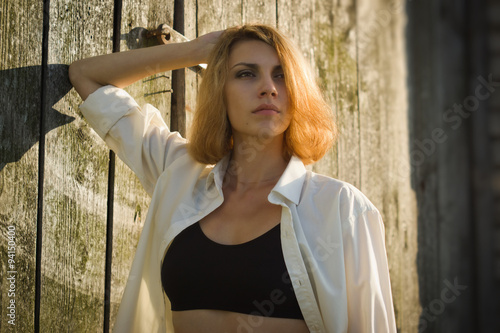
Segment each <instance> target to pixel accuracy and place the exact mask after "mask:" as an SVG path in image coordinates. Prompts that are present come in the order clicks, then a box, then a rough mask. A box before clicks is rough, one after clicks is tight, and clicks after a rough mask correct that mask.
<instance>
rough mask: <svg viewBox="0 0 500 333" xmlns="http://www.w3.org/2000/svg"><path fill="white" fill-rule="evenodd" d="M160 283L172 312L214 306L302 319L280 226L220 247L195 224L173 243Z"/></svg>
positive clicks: (241, 311)
mask: <svg viewBox="0 0 500 333" xmlns="http://www.w3.org/2000/svg"><path fill="white" fill-rule="evenodd" d="M161 281H162V285H163V289H164V290H165V293H166V294H167V296H168V298H169V300H170V303H171V305H172V310H173V311H182V310H194V309H215V310H226V311H232V312H239V313H245V314H251V315H256V316H265V317H278V318H294V319H303V318H304V317H303V316H302V312H301V311H300V308H299V304H298V302H297V298H296V296H295V292H294V290H293V287H292V284H291V281H290V277H289V275H288V271H287V269H286V266H285V261H284V258H283V252H282V249H281V239H280V225H279V224H278V225H277V226H276V227H274V228H273V229H271V230H270V231H268V232H266V233H265V234H263V235H262V236H260V237H258V238H255V239H253V240H251V241H249V242H246V243H243V244H237V245H223V244H219V243H216V242H214V241H212V240H210V239H209V238H208V237H207V236H205V234H204V233H203V231H202V230H201V227H200V224H199V223H195V224H193V225H192V226H189V227H188V228H186V229H185V230H183V231H182V232H181V233H180V234H179V235H178V236H177V237H176V238H175V239H174V240H173V241H172V244H171V245H170V247H169V249H168V251H167V253H166V255H165V258H164V260H163V264H162V268H161Z"/></svg>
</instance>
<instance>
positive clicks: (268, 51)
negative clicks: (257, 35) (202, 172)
mask: <svg viewBox="0 0 500 333" xmlns="http://www.w3.org/2000/svg"><path fill="white" fill-rule="evenodd" d="M228 66H229V71H228V77H227V80H226V85H225V87H224V93H225V100H226V107H227V112H228V117H229V121H230V122H231V126H232V129H233V138H234V140H235V142H237V141H238V140H240V141H245V140H248V139H251V140H255V139H257V140H259V141H260V142H261V143H265V141H266V140H270V139H272V138H275V137H276V136H278V135H281V134H283V132H284V131H285V130H286V129H287V128H288V125H289V124H290V120H291V114H290V111H289V110H288V96H287V91H286V87H285V79H284V75H283V69H282V68H281V63H280V60H279V58H278V54H277V53H276V51H275V50H274V48H272V47H271V46H270V45H268V44H266V43H264V42H262V41H258V40H248V41H241V42H237V43H236V44H235V45H233V47H232V50H231V54H230V55H229V63H228Z"/></svg>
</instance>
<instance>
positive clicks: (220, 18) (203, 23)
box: [186, 0, 242, 134]
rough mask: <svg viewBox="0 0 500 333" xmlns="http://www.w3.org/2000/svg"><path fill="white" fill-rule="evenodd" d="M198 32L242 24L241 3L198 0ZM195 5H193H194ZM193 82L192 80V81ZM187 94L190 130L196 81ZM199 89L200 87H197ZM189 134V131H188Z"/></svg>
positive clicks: (224, 0)
mask: <svg viewBox="0 0 500 333" xmlns="http://www.w3.org/2000/svg"><path fill="white" fill-rule="evenodd" d="M191 1H192V0H191ZM196 5H197V7H196V13H197V17H196V32H197V36H201V35H204V34H206V33H209V32H211V31H217V30H223V29H226V28H229V27H232V26H235V25H239V24H242V17H241V3H240V2H237V1H230V0H216V1H208V0H197V1H196ZM192 6H193V5H191V7H192ZM201 80H202V77H198V78H197V84H198V86H199V84H200V83H201ZM191 82H192V81H191ZM188 87H189V88H188V90H187V92H186V96H191V97H190V98H189V99H190V101H191V102H186V108H187V117H188V132H189V126H190V125H191V121H192V119H193V115H192V114H190V112H194V109H193V108H194V107H195V104H193V102H194V100H193V93H192V91H193V90H194V83H191V84H190V85H189V86H188ZM196 90H198V87H196ZM188 134H189V133H188Z"/></svg>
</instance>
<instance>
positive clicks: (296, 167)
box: [205, 154, 306, 205]
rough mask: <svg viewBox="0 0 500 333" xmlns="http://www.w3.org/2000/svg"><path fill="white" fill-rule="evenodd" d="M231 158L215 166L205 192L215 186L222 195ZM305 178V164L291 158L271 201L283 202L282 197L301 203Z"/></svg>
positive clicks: (275, 187)
mask: <svg viewBox="0 0 500 333" xmlns="http://www.w3.org/2000/svg"><path fill="white" fill-rule="evenodd" d="M229 158H230V154H227V155H226V156H224V157H223V158H222V159H221V160H220V161H219V162H218V163H217V164H216V165H215V166H214V168H213V169H212V171H210V173H209V174H208V176H207V181H206V184H205V190H207V191H208V189H209V188H210V186H212V185H213V184H215V186H216V187H217V190H218V191H219V193H221V194H222V183H223V179H224V175H225V173H226V169H227V166H228V163H229ZM305 176H306V167H305V166H304V163H302V161H301V160H300V158H298V157H296V156H292V157H291V158H290V161H289V162H288V165H287V167H286V168H285V171H284V172H283V174H282V175H281V177H280V179H279V180H278V182H277V183H276V185H275V186H274V187H273V189H272V190H271V193H270V194H269V197H268V199H269V201H271V202H273V201H276V200H277V201H278V202H282V201H283V200H282V199H280V196H281V197H284V198H286V199H288V200H290V201H291V202H293V203H294V204H296V205H297V204H298V203H299V201H300V194H301V192H302V186H303V184H304V180H305ZM277 194H278V196H277ZM274 199H276V200H274Z"/></svg>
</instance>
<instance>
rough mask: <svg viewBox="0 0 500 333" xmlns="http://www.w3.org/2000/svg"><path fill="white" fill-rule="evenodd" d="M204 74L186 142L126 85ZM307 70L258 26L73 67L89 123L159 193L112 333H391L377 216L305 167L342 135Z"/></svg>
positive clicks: (361, 199) (347, 188) (360, 199)
mask: <svg viewBox="0 0 500 333" xmlns="http://www.w3.org/2000/svg"><path fill="white" fill-rule="evenodd" d="M199 63H208V67H207V71H206V73H205V74H204V76H203V82H202V85H201V87H200V91H199V99H198V105H197V111H196V114H195V119H194V121H193V126H192V129H191V133H192V137H191V138H190V140H189V141H186V140H184V139H183V138H182V137H180V136H179V135H178V133H171V132H169V130H168V128H167V126H166V125H165V123H164V122H163V120H162V119H161V116H160V114H159V112H158V111H157V110H156V109H154V108H153V107H152V106H150V105H146V106H145V107H144V108H143V109H141V108H139V107H138V105H137V104H136V103H135V101H134V100H133V99H132V98H131V97H130V96H129V95H128V94H127V93H126V92H124V91H123V90H121V89H120V88H123V87H125V86H127V85H129V84H131V83H133V82H135V81H137V80H139V79H142V78H144V77H146V76H148V75H151V74H152V73H151V68H156V71H157V72H162V71H167V70H171V69H176V68H182V67H187V66H193V65H196V64H199ZM304 64H305V62H304V60H303V59H302V58H301V56H300V53H299V52H298V51H297V49H296V48H295V47H294V46H293V45H291V43H290V42H289V41H288V40H287V39H286V38H285V37H284V36H282V35H281V34H280V33H279V32H278V31H276V30H275V29H274V28H272V27H269V26H265V25H247V26H242V27H234V28H231V29H228V30H226V31H225V32H223V33H222V32H213V33H209V34H207V35H204V36H201V37H199V38H197V39H195V40H193V41H191V42H187V43H182V44H169V45H164V46H158V47H153V48H148V49H141V50H134V51H129V52H123V53H115V54H111V55H106V56H100V57H95V58H90V59H84V60H81V61H78V62H75V63H74V64H72V65H71V66H70V79H71V81H72V83H73V85H74V87H75V89H76V90H77V91H78V93H79V94H80V96H81V97H82V99H84V100H85V102H84V103H83V104H82V106H81V110H82V112H83V114H84V115H85V117H86V118H87V120H88V122H89V123H90V125H91V126H93V127H94V129H95V130H96V131H97V133H98V134H99V135H100V136H101V137H102V138H103V139H104V140H105V141H106V143H107V144H108V145H109V146H110V147H111V148H112V149H113V150H114V151H115V152H117V154H118V156H119V157H120V158H121V159H123V160H124V162H125V163H127V164H128V165H129V166H130V167H131V169H132V170H133V171H134V172H135V173H136V174H137V176H138V177H139V179H140V180H141V182H142V184H143V185H144V187H145V189H146V190H147V191H148V192H149V193H150V194H151V195H152V202H151V205H150V208H149V213H148V218H147V221H146V223H145V225H144V228H143V231H142V234H141V238H140V241H139V244H138V248H137V252H136V256H135V258H134V262H133V265H132V268H131V273H130V276H129V280H128V281H127V286H126V289H125V292H124V295H123V298H122V303H121V305H120V309H119V313H118V316H117V321H116V323H115V331H116V332H165V330H167V331H175V332H176V333H183V332H187V333H191V332H287V333H294V332H297V333H302V332H347V331H348V332H395V323H394V314H393V305H392V297H391V290H390V283H389V274H388V266H387V259H386V253H385V247H384V231H383V224H382V220H381V218H380V214H379V212H378V211H377V209H376V208H375V207H374V206H373V205H372V204H371V202H370V201H369V200H368V199H367V198H366V197H365V196H364V195H363V194H362V193H361V192H359V191H358V190H357V189H355V188H354V187H353V186H351V185H349V184H346V183H344V182H341V181H338V180H335V179H332V178H329V177H325V176H321V175H318V174H315V173H312V172H310V171H307V170H306V169H305V167H304V164H309V163H312V162H315V161H317V160H318V159H320V158H321V157H322V156H323V155H324V154H325V152H326V151H327V150H328V149H329V147H330V146H331V144H332V142H333V140H334V138H335V135H334V134H335V130H334V126H333V125H332V124H333V123H332V121H331V120H330V117H329V116H328V114H329V111H328V107H327V106H326V103H325V102H324V100H323V98H322V96H321V94H320V92H319V89H318V87H317V85H316V84H315V83H314V80H313V79H312V76H311V74H310V72H309V71H308V70H307V67H306V66H305V65H304ZM213 164H215V166H213Z"/></svg>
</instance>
